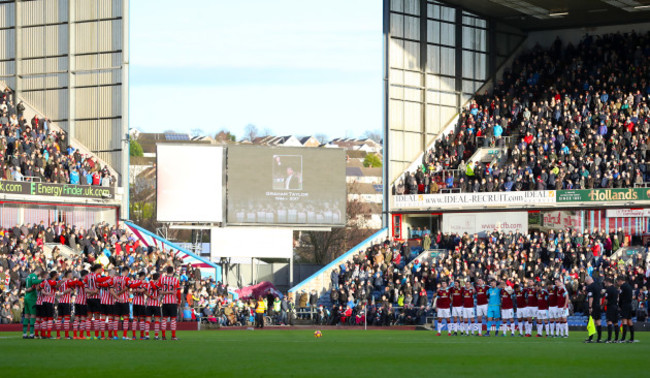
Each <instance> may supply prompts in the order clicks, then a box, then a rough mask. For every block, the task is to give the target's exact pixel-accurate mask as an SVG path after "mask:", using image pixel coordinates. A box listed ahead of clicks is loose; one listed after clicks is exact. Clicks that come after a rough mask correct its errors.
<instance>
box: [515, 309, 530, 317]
mask: <svg viewBox="0 0 650 378" xmlns="http://www.w3.org/2000/svg"><path fill="white" fill-rule="evenodd" d="M515 315H516V316H517V319H519V320H522V319H526V318H527V317H528V307H522V308H518V309H517V312H516V313H515Z"/></svg>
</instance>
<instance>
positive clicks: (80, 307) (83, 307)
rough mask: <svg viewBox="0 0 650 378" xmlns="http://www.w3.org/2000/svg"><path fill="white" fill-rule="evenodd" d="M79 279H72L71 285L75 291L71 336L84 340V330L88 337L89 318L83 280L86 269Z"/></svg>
mask: <svg viewBox="0 0 650 378" xmlns="http://www.w3.org/2000/svg"><path fill="white" fill-rule="evenodd" d="M80 275H81V279H79V280H73V281H72V283H71V285H72V287H74V288H75V289H76V290H77V291H76V294H75V298H74V322H73V323H72V338H73V339H75V340H84V339H85V337H84V332H85V333H87V335H88V338H90V320H88V304H87V303H88V301H87V298H86V285H85V284H84V280H85V279H86V276H88V271H87V270H85V269H84V270H82V271H81V273H80Z"/></svg>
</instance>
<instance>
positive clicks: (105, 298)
mask: <svg viewBox="0 0 650 378" xmlns="http://www.w3.org/2000/svg"><path fill="white" fill-rule="evenodd" d="M113 285H114V282H113V277H111V276H110V275H109V276H106V277H100V278H98V279H97V286H98V287H99V293H100V297H101V298H100V300H99V301H100V302H99V308H100V310H99V311H100V321H101V323H100V327H101V328H100V329H101V337H102V339H103V338H105V331H106V328H108V338H109V339H112V338H113V337H115V338H117V332H115V335H114V333H113V331H116V330H115V326H116V325H117V322H115V323H114V322H113V313H114V312H115V299H116V297H117V295H116V294H115V290H114V289H113Z"/></svg>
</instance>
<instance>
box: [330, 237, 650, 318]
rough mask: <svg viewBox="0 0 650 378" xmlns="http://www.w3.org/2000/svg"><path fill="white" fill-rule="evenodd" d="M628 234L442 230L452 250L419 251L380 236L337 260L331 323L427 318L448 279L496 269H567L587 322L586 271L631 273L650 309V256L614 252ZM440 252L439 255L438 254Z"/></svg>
mask: <svg viewBox="0 0 650 378" xmlns="http://www.w3.org/2000/svg"><path fill="white" fill-rule="evenodd" d="M624 237H625V235H619V234H617V233H612V234H607V233H605V232H604V231H599V230H594V232H592V233H588V232H585V233H584V234H580V233H578V232H577V231H570V230H567V231H560V232H554V231H550V232H549V233H539V232H533V233H529V234H521V233H517V234H514V233H512V232H510V233H499V232H495V233H493V234H491V235H489V237H487V238H485V239H481V238H479V237H478V236H476V235H474V236H472V235H468V234H463V235H458V234H437V235H436V236H434V238H433V239H434V243H436V244H437V246H438V247H440V248H442V249H444V250H445V251H447V252H443V253H440V252H431V251H423V253H421V254H420V255H417V257H415V258H414V257H413V256H414V255H413V252H412V251H411V250H410V248H408V244H407V243H395V242H390V241H389V240H386V241H384V242H383V243H377V244H373V245H372V246H370V247H369V248H367V249H364V250H363V251H360V252H359V251H355V253H354V256H353V257H352V258H351V259H347V261H345V262H343V263H340V264H338V269H335V270H334V273H332V275H331V281H330V284H331V286H330V287H331V293H330V295H329V296H328V297H327V299H328V300H329V301H330V302H329V303H326V307H328V308H331V314H330V315H329V317H328V319H327V320H326V322H329V323H330V324H337V323H342V324H356V323H358V322H359V321H361V323H363V316H364V314H363V308H362V306H363V303H364V302H365V301H367V303H368V304H369V307H368V308H367V311H368V319H367V321H368V324H373V325H393V324H423V323H424V322H425V320H426V318H427V317H431V316H432V313H433V309H431V305H432V300H433V292H434V291H435V290H436V289H437V287H438V285H439V283H440V282H441V281H442V280H451V279H460V280H461V281H462V280H472V281H475V280H476V279H478V278H483V279H487V278H488V277H494V278H497V279H498V280H502V281H505V282H506V283H507V284H508V285H511V286H513V285H514V284H515V283H519V282H522V281H523V280H524V279H529V278H530V279H534V280H535V281H540V280H542V281H548V280H550V279H553V278H555V277H561V278H563V279H564V281H565V282H566V287H567V289H568V291H569V295H570V300H571V302H570V313H571V317H570V318H569V319H568V320H569V323H570V325H585V324H586V322H587V317H586V316H584V315H583V313H584V309H585V308H584V306H585V301H586V296H585V292H584V288H583V287H582V284H581V283H584V278H585V277H586V276H587V275H592V276H594V275H599V276H618V275H621V274H623V275H627V276H628V277H630V280H631V282H632V283H633V287H634V290H635V298H636V302H635V308H634V310H635V311H641V312H642V313H643V312H644V309H645V312H647V305H648V294H647V287H648V273H649V272H650V260H647V258H648V256H650V255H649V254H648V252H647V248H643V247H641V248H639V249H637V250H636V252H635V253H634V254H633V255H632V256H631V258H630V260H631V261H630V263H625V262H624V261H623V260H622V259H618V260H616V259H612V255H613V254H614V253H615V252H616V251H617V249H619V248H621V249H622V248H623V247H620V243H619V242H618V241H619V240H623V239H624ZM432 253H433V255H432Z"/></svg>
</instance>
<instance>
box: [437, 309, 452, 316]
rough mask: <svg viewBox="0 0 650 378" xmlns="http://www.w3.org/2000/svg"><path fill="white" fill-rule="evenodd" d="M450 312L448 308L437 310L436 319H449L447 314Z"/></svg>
mask: <svg viewBox="0 0 650 378" xmlns="http://www.w3.org/2000/svg"><path fill="white" fill-rule="evenodd" d="M450 312H451V310H450V309H448V308H439V309H438V318H442V319H449V314H450Z"/></svg>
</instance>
